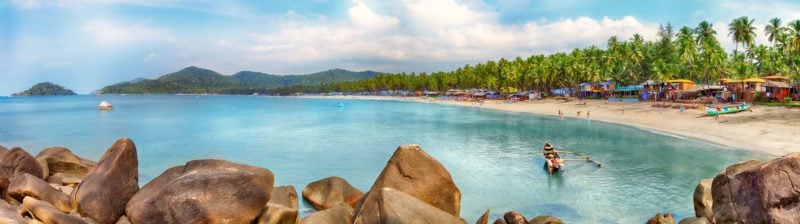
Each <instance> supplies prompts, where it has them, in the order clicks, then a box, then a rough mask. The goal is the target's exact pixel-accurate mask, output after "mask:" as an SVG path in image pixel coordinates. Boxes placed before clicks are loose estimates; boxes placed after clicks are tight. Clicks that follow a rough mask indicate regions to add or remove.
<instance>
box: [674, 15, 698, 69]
mask: <svg viewBox="0 0 800 224" xmlns="http://www.w3.org/2000/svg"><path fill="white" fill-rule="evenodd" d="M676 35H677V37H678V40H677V43H678V54H679V55H680V59H681V61H682V62H683V63H684V64H685V65H686V67H687V70H688V73H689V76H692V75H693V73H692V71H693V70H694V59H695V57H696V56H697V42H695V40H694V31H693V30H692V29H691V28H689V27H686V26H684V27H681V29H680V30H679V31H678V34H676Z"/></svg>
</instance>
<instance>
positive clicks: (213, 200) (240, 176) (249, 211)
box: [84, 160, 274, 224]
mask: <svg viewBox="0 0 800 224" xmlns="http://www.w3.org/2000/svg"><path fill="white" fill-rule="evenodd" d="M84 182H85V180H84ZM273 183H274V177H273V175H272V172H270V171H269V170H267V169H264V168H258V167H253V166H248V165H242V164H236V163H231V162H228V161H223V160H194V161H189V162H188V163H186V165H184V166H176V167H172V168H170V169H168V170H166V171H164V173H162V174H161V175H159V176H158V177H156V178H155V179H153V180H152V181H150V183H147V185H145V186H144V187H142V189H141V190H140V191H139V192H138V193H136V195H134V196H133V198H131V200H130V202H128V205H127V207H126V209H125V212H126V215H127V216H128V220H130V221H131V223H136V224H139V223H198V222H201V223H222V222H225V223H248V224H249V223H252V222H253V221H255V220H256V218H258V216H259V215H260V214H261V213H262V210H263V208H264V205H265V204H266V203H267V202H268V201H269V199H270V194H271V192H272V186H273Z"/></svg>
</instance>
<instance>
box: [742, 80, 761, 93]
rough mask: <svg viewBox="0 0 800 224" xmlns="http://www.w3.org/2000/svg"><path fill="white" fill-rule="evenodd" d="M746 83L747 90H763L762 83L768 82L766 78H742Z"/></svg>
mask: <svg viewBox="0 0 800 224" xmlns="http://www.w3.org/2000/svg"><path fill="white" fill-rule="evenodd" d="M742 82H743V83H744V88H745V90H747V91H759V90H761V84H762V83H764V82H766V80H763V79H760V78H749V79H745V80H742Z"/></svg>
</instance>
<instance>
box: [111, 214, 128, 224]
mask: <svg viewBox="0 0 800 224" xmlns="http://www.w3.org/2000/svg"><path fill="white" fill-rule="evenodd" d="M115 224H131V221H130V220H128V217H127V216H124V215H123V216H122V217H119V220H117V222H116V223H115Z"/></svg>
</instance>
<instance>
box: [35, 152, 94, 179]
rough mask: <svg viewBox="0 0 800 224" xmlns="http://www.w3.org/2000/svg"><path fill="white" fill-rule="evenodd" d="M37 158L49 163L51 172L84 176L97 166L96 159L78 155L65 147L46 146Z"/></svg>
mask: <svg viewBox="0 0 800 224" xmlns="http://www.w3.org/2000/svg"><path fill="white" fill-rule="evenodd" d="M36 160H39V161H41V162H43V163H45V164H47V167H48V168H49V172H50V173H66V174H72V175H76V176H84V175H86V173H88V172H89V170H91V169H92V168H94V167H95V166H97V163H95V162H94V161H91V160H88V159H84V158H81V157H78V156H76V155H75V154H73V153H72V151H69V149H67V148H64V147H51V148H46V149H44V150H42V152H39V154H38V155H36Z"/></svg>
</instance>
